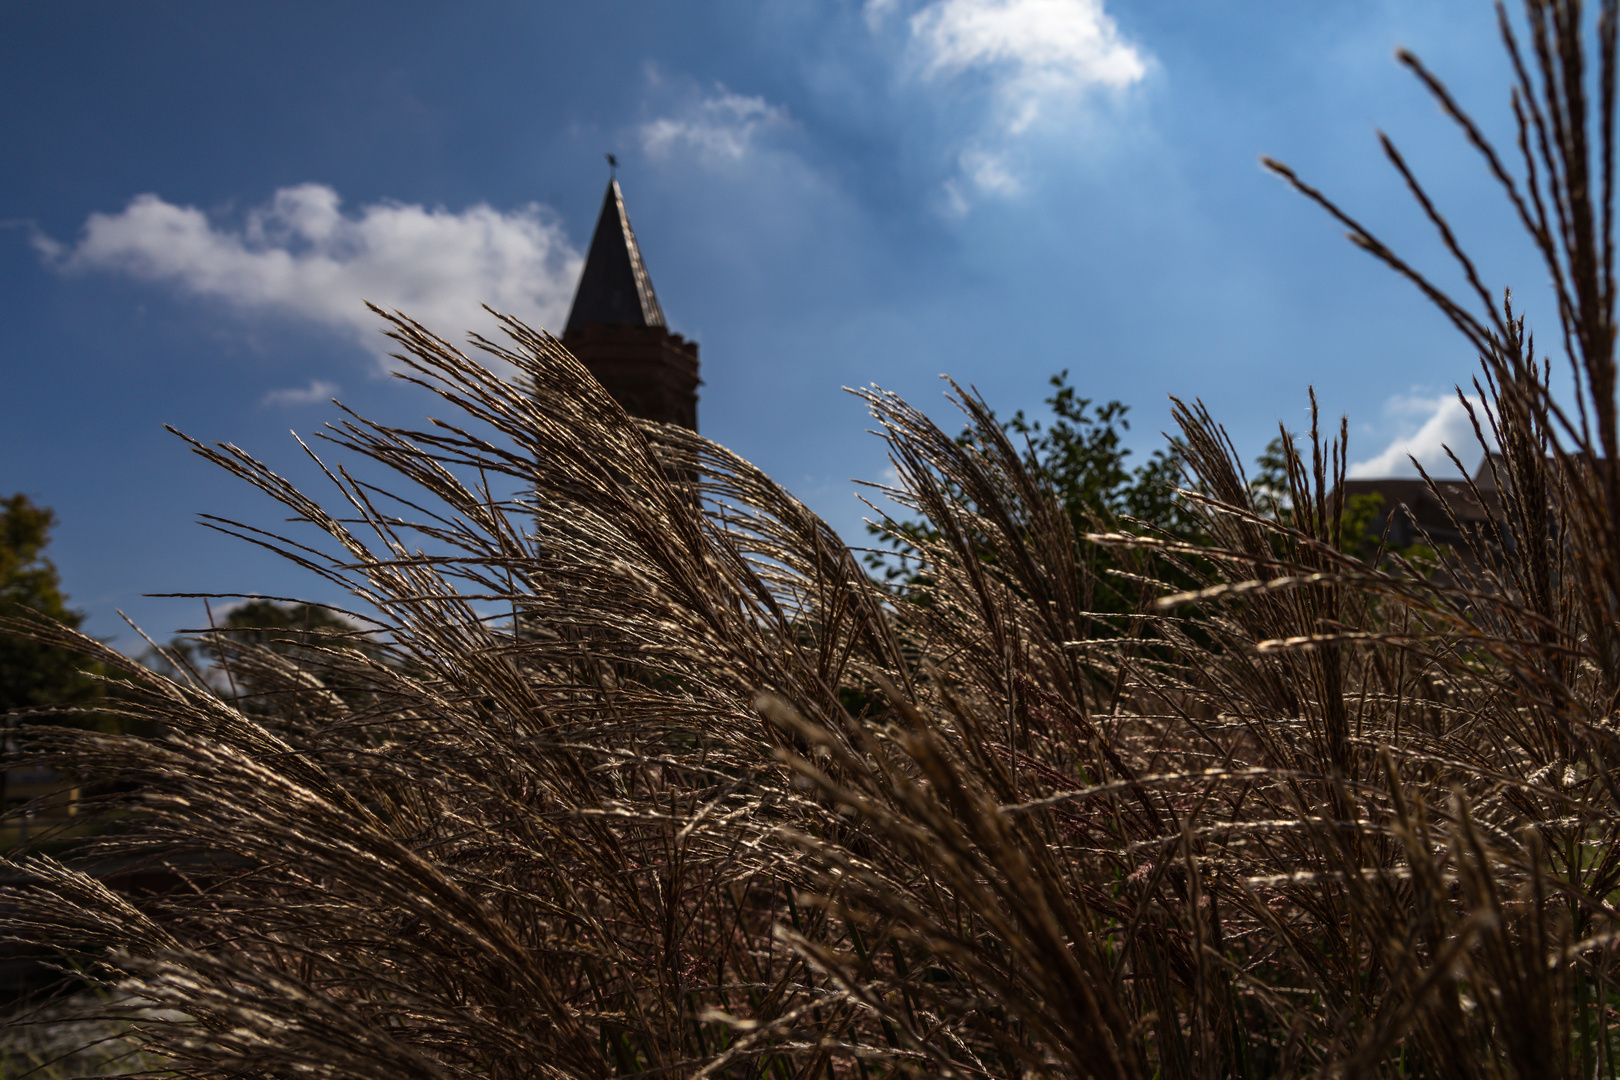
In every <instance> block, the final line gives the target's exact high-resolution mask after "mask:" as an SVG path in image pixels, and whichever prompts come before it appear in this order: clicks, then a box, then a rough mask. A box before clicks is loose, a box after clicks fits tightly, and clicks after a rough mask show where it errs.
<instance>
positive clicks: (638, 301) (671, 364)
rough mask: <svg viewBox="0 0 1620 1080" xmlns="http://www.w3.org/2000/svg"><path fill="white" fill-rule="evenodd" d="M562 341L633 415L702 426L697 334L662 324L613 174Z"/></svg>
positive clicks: (656, 298)
mask: <svg viewBox="0 0 1620 1080" xmlns="http://www.w3.org/2000/svg"><path fill="white" fill-rule="evenodd" d="M562 343H563V346H564V347H565V348H567V349H568V351H569V352H571V353H573V354H574V355H575V356H576V357H578V358H579V360H580V362H581V363H583V364H584V365H585V366H586V368H588V369H589V370H590V373H591V374H592V375H595V376H596V378H597V380H598V381H600V382H601V384H602V385H603V386H604V387H606V389H607V392H608V393H610V394H612V395H613V399H614V400H615V401H617V402H618V403H619V404H620V405H622V406H623V407H624V411H625V412H627V413H629V414H630V415H631V416H636V417H640V418H641V419H643V420H656V421H659V422H661V423H665V424H680V425H681V426H682V427H688V428H691V429H692V430H693V431H696V430H697V388H698V383H699V379H698V347H697V342H695V341H687V340H686V339H685V338H683V337H681V335H679V334H672V333H670V332H669V327H668V326H666V325H665V324H664V312H663V309H662V308H660V307H659V306H658V297H657V295H656V294H655V293H654V292H653V287H652V279H651V278H649V277H648V276H647V267H646V265H645V264H644V263H643V262H642V261H641V248H640V247H639V246H638V245H637V244H636V234H635V232H634V231H633V230H632V229H631V228H630V216H629V215H628V214H626V213H625V211H624V193H623V192H621V191H620V190H619V181H618V180H616V179H611V180H609V181H608V187H607V196H606V197H605V198H604V199H603V200H602V214H601V216H600V217H598V218H597V219H596V232H595V234H594V235H592V237H591V249H590V252H589V254H587V255H586V256H585V269H584V271H583V272H582V273H581V274H580V275H579V289H578V291H577V292H575V293H574V306H573V308H572V309H571V310H570V311H569V312H568V325H567V327H566V328H565V329H564V330H563V336H562Z"/></svg>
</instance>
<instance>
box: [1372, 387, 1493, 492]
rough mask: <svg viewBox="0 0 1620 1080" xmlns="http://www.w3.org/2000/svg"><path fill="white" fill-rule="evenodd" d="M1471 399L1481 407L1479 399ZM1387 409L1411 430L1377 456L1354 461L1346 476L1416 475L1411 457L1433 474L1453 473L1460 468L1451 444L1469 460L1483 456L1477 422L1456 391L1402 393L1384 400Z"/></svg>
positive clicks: (1388, 412) (1458, 453)
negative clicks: (1426, 394) (1447, 450)
mask: <svg viewBox="0 0 1620 1080" xmlns="http://www.w3.org/2000/svg"><path fill="white" fill-rule="evenodd" d="M1469 400H1470V403H1471V404H1472V405H1473V406H1474V408H1475V409H1476V410H1477V409H1478V408H1479V400H1478V399H1477V398H1470V399H1469ZM1384 412H1385V414H1386V415H1389V416H1391V417H1392V418H1393V419H1395V420H1396V421H1397V423H1398V425H1399V426H1400V427H1402V428H1404V429H1406V431H1407V433H1406V434H1403V435H1401V436H1399V437H1397V438H1396V439H1394V440H1393V441H1391V442H1390V444H1389V445H1388V446H1386V447H1384V449H1383V450H1382V451H1380V452H1379V453H1378V454H1376V455H1375V456H1373V457H1370V458H1368V459H1367V460H1365V461H1357V462H1355V463H1353V464H1351V465H1350V466H1349V467H1348V468H1347V469H1346V470H1345V475H1346V476H1348V477H1350V478H1351V479H1376V478H1378V477H1384V476H1416V475H1417V474H1418V472H1417V469H1416V468H1415V467H1413V465H1412V462H1411V458H1417V459H1418V461H1420V462H1422V463H1423V467H1424V468H1425V469H1427V470H1428V471H1429V474H1430V475H1431V476H1435V475H1440V474H1442V473H1451V472H1452V471H1453V470H1454V469H1455V468H1456V467H1455V466H1454V465H1452V464H1451V461H1450V459H1449V458H1447V457H1446V453H1445V449H1444V448H1445V447H1448V446H1449V447H1451V449H1452V450H1453V451H1455V452H1456V454H1457V456H1458V457H1459V458H1461V459H1462V460H1463V461H1465V462H1466V461H1468V460H1469V459H1470V458H1475V457H1478V455H1479V441H1478V439H1476V438H1475V436H1474V425H1473V422H1472V421H1470V420H1469V419H1468V412H1467V410H1466V409H1464V408H1463V404H1462V402H1461V401H1460V400H1458V398H1457V395H1456V394H1445V395H1442V396H1440V397H1423V396H1421V395H1400V396H1397V397H1393V398H1390V399H1389V401H1387V402H1385V403H1384Z"/></svg>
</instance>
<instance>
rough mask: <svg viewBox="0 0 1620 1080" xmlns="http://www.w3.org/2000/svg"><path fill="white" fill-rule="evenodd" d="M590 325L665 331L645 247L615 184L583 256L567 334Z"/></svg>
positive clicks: (608, 189) (610, 184)
mask: <svg viewBox="0 0 1620 1080" xmlns="http://www.w3.org/2000/svg"><path fill="white" fill-rule="evenodd" d="M592 323H605V324H607V325H610V326H663V325H664V312H663V309H662V308H660V307H659V306H658V296H657V294H656V293H654V292H653V287H652V279H651V278H650V277H648V276H647V267H646V264H645V263H643V262H642V261H641V248H640V246H639V245H638V244H637V243H636V234H635V230H633V229H631V228H630V215H629V214H627V213H625V210H624V194H623V192H621V191H620V190H619V182H618V181H617V180H609V181H608V186H607V195H606V196H605V197H604V198H603V199H602V214H601V216H600V217H598V218H597V219H596V232H595V233H594V234H593V235H592V236H591V250H590V252H589V253H588V254H587V255H586V256H585V269H584V271H583V272H582V273H581V274H580V275H579V289H578V291H576V292H575V293H574V306H573V307H572V308H571V309H570V310H569V312H568V325H567V327H566V329H564V331H563V332H564V333H565V334H572V333H574V332H575V331H577V330H580V329H582V328H584V327H585V326H588V325H590V324H592Z"/></svg>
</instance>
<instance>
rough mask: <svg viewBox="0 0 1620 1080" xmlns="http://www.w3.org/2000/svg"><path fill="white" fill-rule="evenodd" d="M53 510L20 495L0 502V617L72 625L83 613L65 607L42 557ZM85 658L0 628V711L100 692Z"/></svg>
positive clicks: (76, 700) (82, 699)
mask: <svg viewBox="0 0 1620 1080" xmlns="http://www.w3.org/2000/svg"><path fill="white" fill-rule="evenodd" d="M55 524H56V515H55V514H53V513H52V512H51V511H50V510H49V509H48V508H46V507H43V506H35V505H34V504H33V502H31V501H30V500H29V498H28V496H26V495H13V496H11V498H9V499H7V500H5V501H4V502H3V503H0V617H4V618H8V619H19V620H24V621H31V622H37V621H39V620H40V618H41V617H44V618H45V619H49V620H54V621H56V622H58V623H61V624H63V625H64V626H69V627H72V628H74V629H78V627H79V624H80V623H82V622H83V621H84V613H83V612H80V611H75V610H73V609H72V608H69V607H68V606H67V597H66V596H64V595H63V594H62V586H61V581H60V578H59V577H58V575H57V571H56V567H55V566H54V565H53V564H52V563H51V561H50V560H49V559H48V558H46V557H45V554H44V551H45V546H46V545H47V544H48V543H50V531H51V528H52V527H53V526H54V525H55ZM85 665H86V659H85V658H84V657H83V656H80V655H79V654H77V653H74V652H71V651H69V650H67V649H63V648H61V647H59V646H56V645H48V644H44V643H42V642H39V641H34V640H32V639H30V638H29V637H27V636H26V635H23V634H19V633H17V632H15V631H10V630H6V629H4V628H0V712H5V711H9V710H12V709H27V708H39V707H42V706H51V705H83V704H85V703H87V702H93V701H96V700H98V699H99V698H100V697H101V696H102V690H101V684H100V683H98V682H97V681H96V680H95V679H93V678H91V677H89V676H87V675H86V674H85V673H84V671H83V670H82V669H83V668H84V667H85Z"/></svg>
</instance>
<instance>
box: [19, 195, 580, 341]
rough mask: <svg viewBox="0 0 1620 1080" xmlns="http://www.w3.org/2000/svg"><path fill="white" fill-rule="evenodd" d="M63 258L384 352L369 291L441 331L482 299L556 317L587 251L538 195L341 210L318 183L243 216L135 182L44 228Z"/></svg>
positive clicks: (544, 322) (78, 266)
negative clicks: (74, 223)
mask: <svg viewBox="0 0 1620 1080" xmlns="http://www.w3.org/2000/svg"><path fill="white" fill-rule="evenodd" d="M35 246H36V248H38V250H39V251H40V252H41V254H42V255H44V256H45V257H46V259H47V260H48V261H50V262H51V263H52V264H53V265H55V266H57V267H58V268H60V269H62V270H64V271H88V270H99V271H106V272H111V273H119V274H124V275H127V276H129V277H134V278H138V279H141V280H144V281H152V282H158V283H163V284H169V285H174V286H177V287H178V288H180V289H181V290H183V291H186V292H189V293H192V294H194V295H198V296H208V297H216V298H219V299H222V300H225V301H227V302H229V303H231V304H234V305H236V306H238V307H240V308H242V309H244V310H263V311H270V312H277V313H281V314H285V315H292V316H296V317H298V318H302V319H306V320H309V321H311V322H315V323H318V324H320V325H323V326H326V327H329V328H331V329H333V330H336V331H338V332H340V333H343V334H345V335H347V336H350V337H352V338H353V339H354V340H356V341H358V342H359V343H360V344H362V345H363V346H364V347H366V348H367V349H369V350H370V351H372V352H373V353H375V354H376V355H378V356H384V355H386V354H387V352H388V351H389V346H390V345H391V344H392V343H391V342H389V341H387V340H386V339H384V338H383V337H382V336H381V334H379V333H378V328H379V321H378V319H377V318H376V316H374V315H373V314H372V313H371V312H369V311H367V310H366V308H365V306H364V304H362V302H361V301H362V299H365V300H370V301H372V302H373V303H376V304H378V305H379V306H381V307H384V308H389V309H392V308H398V309H400V310H401V311H404V312H405V313H406V314H408V315H410V316H411V317H412V318H414V319H417V320H418V321H420V322H421V323H423V324H424V325H426V326H427V327H429V328H430V329H432V330H434V331H435V332H437V333H440V334H443V335H446V336H447V337H451V336H456V335H459V333H460V331H462V330H463V329H465V328H467V327H469V326H472V325H480V326H484V327H486V328H487V326H488V316H487V315H486V314H485V313H484V312H483V311H482V310H480V306H479V305H480V304H486V303H487V304H489V305H490V306H491V307H493V308H495V309H496V310H497V311H504V312H509V313H511V314H513V315H516V316H517V317H519V318H521V319H523V320H525V321H526V322H531V323H532V324H538V325H540V326H545V327H548V328H552V329H554V330H555V329H560V328H561V326H562V323H563V320H564V318H565V317H566V316H567V311H568V304H569V302H570V300H571V299H572V296H573V290H574V284H575V282H576V280H577V279H578V276H579V268H580V265H581V261H582V260H581V258H580V254H579V252H578V251H577V250H575V248H574V247H573V246H572V245H571V244H570V243H569V242H568V238H567V236H566V235H565V234H564V232H563V230H562V228H561V226H560V225H558V224H557V223H556V222H555V221H553V220H551V218H550V217H549V215H548V214H546V213H545V212H544V211H543V210H542V209H541V207H539V206H538V205H534V204H531V205H529V206H527V207H523V208H521V209H519V210H514V211H510V212H502V211H499V210H495V209H493V208H492V207H490V206H487V205H484V204H479V205H476V206H471V207H468V208H467V209H465V210H462V211H460V212H451V211H449V210H445V209H443V208H432V209H429V208H426V207H423V206H420V205H415V204H406V203H392V202H382V203H372V204H370V205H367V206H362V207H360V208H359V210H358V212H356V213H352V214H346V213H344V212H343V209H342V207H341V200H340V199H339V197H338V193H337V192H336V191H334V190H332V189H331V188H330V187H327V186H325V185H322V184H301V185H299V186H297V187H289V188H282V189H280V190H278V191H277V192H276V193H275V197H274V198H273V199H272V200H271V202H270V203H269V204H268V205H267V206H261V207H258V208H256V209H254V210H251V211H249V213H248V214H247V215H246V218H245V220H244V221H243V223H242V224H241V226H240V227H232V226H230V225H228V224H222V223H216V222H213V221H210V220H209V218H208V216H207V215H205V214H204V213H203V212H202V211H201V210H198V209H197V208H195V207H191V206H176V205H175V204H173V203H170V202H166V201H164V200H163V199H162V198H160V197H158V196H157V195H140V196H137V197H136V198H134V199H133V200H131V202H130V204H129V206H127V207H126V208H125V209H124V210H123V211H121V212H119V213H116V214H92V215H91V216H90V219H89V220H88V221H87V222H85V226H84V232H83V235H82V236H81V237H80V239H79V240H78V242H77V243H75V244H72V245H67V244H61V243H58V242H56V241H54V240H51V239H49V238H48V237H36V238H35Z"/></svg>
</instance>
